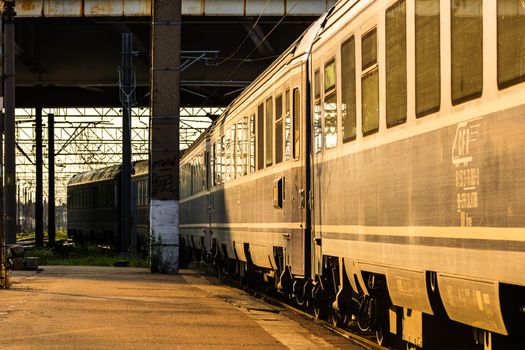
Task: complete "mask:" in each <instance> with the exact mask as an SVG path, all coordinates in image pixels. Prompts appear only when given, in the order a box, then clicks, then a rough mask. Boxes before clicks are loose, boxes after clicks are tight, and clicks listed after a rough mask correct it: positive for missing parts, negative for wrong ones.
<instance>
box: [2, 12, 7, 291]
mask: <svg viewBox="0 0 525 350" xmlns="http://www.w3.org/2000/svg"><path fill="white" fill-rule="evenodd" d="M3 81H4V17H3V16H0V286H2V287H4V288H5V287H7V284H8V281H7V274H8V271H7V264H6V263H7V254H6V253H7V250H6V244H5V231H4V147H3V144H4V113H3V112H2V109H4V84H2V82H3Z"/></svg>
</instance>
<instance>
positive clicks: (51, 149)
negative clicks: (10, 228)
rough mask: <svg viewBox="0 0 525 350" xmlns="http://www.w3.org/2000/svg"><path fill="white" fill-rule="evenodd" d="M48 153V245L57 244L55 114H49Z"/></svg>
mask: <svg viewBox="0 0 525 350" xmlns="http://www.w3.org/2000/svg"><path fill="white" fill-rule="evenodd" d="M47 135H48V136H47V142H48V146H47V153H48V160H49V161H48V162H49V164H48V170H49V173H48V178H49V179H48V190H47V192H48V193H47V196H48V200H47V240H48V241H47V245H48V246H50V247H52V246H54V245H55V235H56V225H55V115H54V114H53V113H49V114H48V115H47Z"/></svg>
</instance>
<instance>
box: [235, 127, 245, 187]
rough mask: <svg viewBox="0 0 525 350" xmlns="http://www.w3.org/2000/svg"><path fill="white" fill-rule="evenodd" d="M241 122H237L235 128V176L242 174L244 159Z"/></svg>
mask: <svg viewBox="0 0 525 350" xmlns="http://www.w3.org/2000/svg"><path fill="white" fill-rule="evenodd" d="M243 133H244V128H243V123H242V120H240V121H238V122H237V127H236V128H235V177H236V178H239V177H241V176H242V175H243V174H244V171H243V167H242V164H243V159H244V141H243Z"/></svg>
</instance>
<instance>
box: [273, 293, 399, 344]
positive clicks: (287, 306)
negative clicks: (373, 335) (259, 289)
mask: <svg viewBox="0 0 525 350" xmlns="http://www.w3.org/2000/svg"><path fill="white" fill-rule="evenodd" d="M263 300H265V301H267V302H269V303H271V304H276V305H278V306H280V307H283V308H285V309H287V310H289V311H291V312H294V313H296V314H299V315H301V316H304V317H307V318H309V319H310V320H312V321H314V322H315V323H317V324H319V325H321V326H323V327H324V328H326V329H328V330H330V331H332V332H334V333H336V334H338V335H340V336H342V337H344V338H346V339H348V340H351V341H353V342H355V343H357V344H359V345H360V346H362V347H365V348H367V349H370V350H390V348H386V347H383V346H381V345H378V344H377V343H376V342H374V341H373V340H371V339H368V338H366V337H363V336H361V335H358V334H355V333H352V332H351V331H349V330H347V329H345V328H341V327H335V326H334V325H332V324H331V323H330V322H328V321H324V320H320V319H317V318H315V316H314V315H312V314H310V313H308V312H306V311H303V310H301V309H299V308H296V307H294V306H292V305H290V304H288V303H286V302H285V301H281V300H278V299H276V298H273V297H271V296H268V295H264V296H263Z"/></svg>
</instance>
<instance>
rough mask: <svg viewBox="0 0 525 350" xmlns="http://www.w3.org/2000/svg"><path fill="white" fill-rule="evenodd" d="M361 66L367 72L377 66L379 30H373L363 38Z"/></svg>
mask: <svg viewBox="0 0 525 350" xmlns="http://www.w3.org/2000/svg"><path fill="white" fill-rule="evenodd" d="M361 51H362V52H361V65H362V69H363V70H366V69H367V68H371V67H373V66H375V65H377V29H376V28H373V29H372V30H370V31H368V32H367V33H365V34H364V35H363V37H362V38H361Z"/></svg>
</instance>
